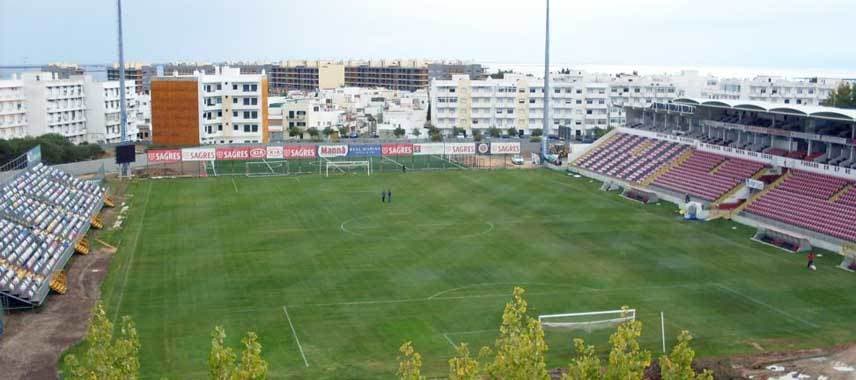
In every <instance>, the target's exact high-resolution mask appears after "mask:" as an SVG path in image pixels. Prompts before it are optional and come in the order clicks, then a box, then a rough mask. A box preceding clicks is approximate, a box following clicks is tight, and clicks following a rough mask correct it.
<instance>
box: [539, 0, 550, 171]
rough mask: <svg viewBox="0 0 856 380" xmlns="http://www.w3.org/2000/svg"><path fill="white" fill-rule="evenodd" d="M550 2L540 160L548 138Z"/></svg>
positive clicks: (548, 0) (545, 49)
mask: <svg viewBox="0 0 856 380" xmlns="http://www.w3.org/2000/svg"><path fill="white" fill-rule="evenodd" d="M550 105H551V104H550V0H547V33H546V38H545V42H544V127H543V133H542V134H541V159H542V160H545V159H546V158H547V153H549V151H547V140H548V139H549V137H550V126H551V125H550V124H551V122H552V120H551V119H550Z"/></svg>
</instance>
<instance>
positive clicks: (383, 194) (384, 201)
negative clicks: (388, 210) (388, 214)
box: [380, 190, 386, 203]
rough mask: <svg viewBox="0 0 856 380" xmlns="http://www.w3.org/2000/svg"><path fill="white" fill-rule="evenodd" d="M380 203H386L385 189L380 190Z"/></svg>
mask: <svg viewBox="0 0 856 380" xmlns="http://www.w3.org/2000/svg"><path fill="white" fill-rule="evenodd" d="M380 203H386V191H383V190H381V191H380Z"/></svg>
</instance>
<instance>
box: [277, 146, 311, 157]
mask: <svg viewBox="0 0 856 380" xmlns="http://www.w3.org/2000/svg"><path fill="white" fill-rule="evenodd" d="M282 156H283V157H285V159H286V160H290V159H301V158H315V146H313V145H286V146H285V148H283V155H282Z"/></svg>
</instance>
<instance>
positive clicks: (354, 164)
mask: <svg viewBox="0 0 856 380" xmlns="http://www.w3.org/2000/svg"><path fill="white" fill-rule="evenodd" d="M324 169H325V171H326V176H327V177H329V176H330V173H333V174H334V175H335V174H362V173H366V175H371V174H372V165H371V162H369V161H327V162H326V165H325V167H324Z"/></svg>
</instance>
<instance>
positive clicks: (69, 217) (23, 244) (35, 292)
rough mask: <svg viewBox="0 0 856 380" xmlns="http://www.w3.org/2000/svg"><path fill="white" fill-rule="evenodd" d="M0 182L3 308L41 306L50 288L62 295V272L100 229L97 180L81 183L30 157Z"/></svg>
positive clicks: (100, 198)
mask: <svg viewBox="0 0 856 380" xmlns="http://www.w3.org/2000/svg"><path fill="white" fill-rule="evenodd" d="M24 161H25V162H26V164H25V165H23V166H21V167H19V168H16V169H15V170H14V171H12V172H11V174H10V175H7V176H5V177H3V180H2V182H0V298H2V299H3V302H4V303H5V304H6V305H7V306H8V305H12V306H14V307H35V306H40V305H42V304H43V303H44V302H45V300H46V298H47V295H48V293H49V292H50V290H51V289H53V290H54V291H56V292H59V293H64V292H65V290H66V288H65V283H64V278H65V277H64V274H63V268H64V267H65V265H66V264H67V263H68V261H69V259H70V258H71V256H72V255H73V254H74V253H75V251H77V252H80V253H84V254H85V253H88V252H89V246H88V244H87V242H86V240H85V239H84V237H85V235H86V233H87V231H88V230H89V228H90V227H91V226H94V227H96V228H100V227H101V222H100V220H99V219H98V213H99V212H100V211H101V208H102V207H103V206H104V205H105V202H106V204H108V205H110V204H111V203H110V200H109V199H108V198H107V196H106V192H105V190H104V188H102V187H101V186H100V184H99V183H98V182H97V181H85V180H81V179H79V178H76V177H74V176H71V175H69V174H67V173H65V172H62V171H60V170H58V169H56V168H52V167H48V166H45V165H43V164H41V162H40V156H39V155H30V158H29V159H27V160H24Z"/></svg>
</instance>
